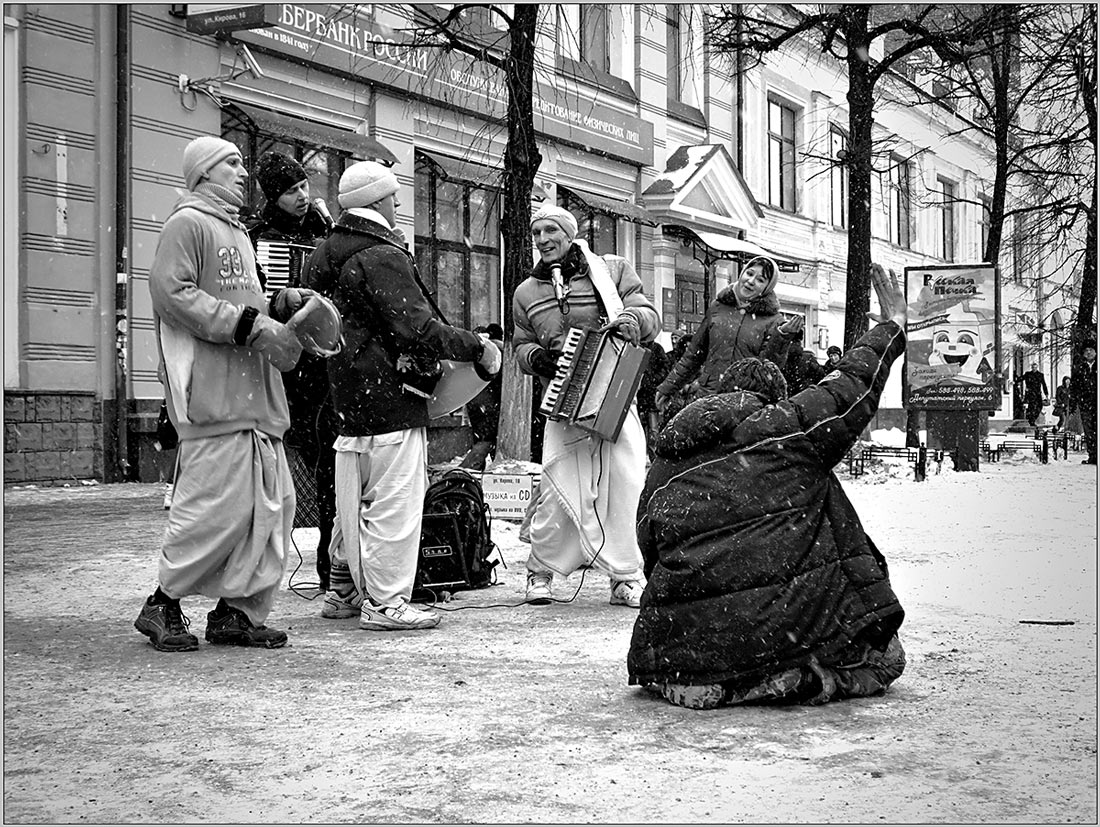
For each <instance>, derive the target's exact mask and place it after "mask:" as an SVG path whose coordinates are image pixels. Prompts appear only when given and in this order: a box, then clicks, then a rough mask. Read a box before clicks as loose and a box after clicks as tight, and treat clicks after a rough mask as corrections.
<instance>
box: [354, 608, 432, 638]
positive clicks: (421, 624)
mask: <svg viewBox="0 0 1100 827" xmlns="http://www.w3.org/2000/svg"><path fill="white" fill-rule="evenodd" d="M438 625H439V615H437V614H436V613H435V612H428V611H425V610H423V609H417V608H415V607H414V606H412V605H410V604H408V603H400V604H398V605H397V606H375V605H374V604H373V603H364V604H363V613H362V615H361V616H360V618H359V628H360V629H364V630H367V631H372V632H401V631H406V630H409V629H431V628H432V627H433V626H438Z"/></svg>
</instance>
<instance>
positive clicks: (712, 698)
mask: <svg viewBox="0 0 1100 827" xmlns="http://www.w3.org/2000/svg"><path fill="white" fill-rule="evenodd" d="M661 695H662V696H663V697H664V699H665V700H666V701H668V702H669V703H673V704H676V706H682V707H684V708H686V709H717V708H718V707H719V706H721V705H722V700H723V698H724V697H725V692H723V691H722V687H721V686H720V685H719V684H716V683H708V684H702V685H700V686H688V685H686V684H682V683H666V684H663V685H662V686H661Z"/></svg>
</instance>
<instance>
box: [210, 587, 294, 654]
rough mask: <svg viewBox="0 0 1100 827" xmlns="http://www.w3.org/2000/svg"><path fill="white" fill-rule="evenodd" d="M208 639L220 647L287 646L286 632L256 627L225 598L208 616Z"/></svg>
mask: <svg viewBox="0 0 1100 827" xmlns="http://www.w3.org/2000/svg"><path fill="white" fill-rule="evenodd" d="M206 639H207V640H208V641H210V642H211V643H213V644H215V645H220V646H260V647H263V648H264V649H278V648H279V647H281V646H285V645H286V632H280V631H279V630H278V629H269V628H267V627H266V626H256V625H254V624H253V623H252V621H251V620H249V619H248V615H246V614H245V613H244V612H242V611H241V610H240V609H234V608H233V607H232V606H230V605H229V604H228V603H226V602H225V599H224V598H221V599H219V600H218V605H217V606H215V607H214V611H212V612H210V613H209V614H207V616H206Z"/></svg>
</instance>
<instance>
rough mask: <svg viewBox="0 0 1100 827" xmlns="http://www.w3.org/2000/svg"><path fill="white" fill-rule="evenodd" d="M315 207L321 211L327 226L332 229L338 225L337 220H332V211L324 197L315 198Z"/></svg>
mask: <svg viewBox="0 0 1100 827" xmlns="http://www.w3.org/2000/svg"><path fill="white" fill-rule="evenodd" d="M313 208H314V209H315V210H317V212H318V213H320V215H321V218H322V219H323V220H324V222H325V226H326V227H328V228H329V229H330V230H331V229H332V228H333V227H335V226H336V222H335V221H333V220H332V213H330V212H329V211H328V205H327V204H326V203H325V199H324V198H314V199H313Z"/></svg>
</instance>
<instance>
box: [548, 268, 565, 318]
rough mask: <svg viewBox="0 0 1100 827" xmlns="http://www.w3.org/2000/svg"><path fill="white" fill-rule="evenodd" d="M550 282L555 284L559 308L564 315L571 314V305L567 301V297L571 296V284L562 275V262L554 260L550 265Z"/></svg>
mask: <svg viewBox="0 0 1100 827" xmlns="http://www.w3.org/2000/svg"><path fill="white" fill-rule="evenodd" d="M550 283H551V284H553V285H554V298H556V299H557V300H558V310H560V311H561V314H562V315H563V316H568V315H569V305H568V304H567V303H566V299H568V298H569V290H570V288H569V285H567V284H566V283H565V279H563V278H562V275H561V264H559V263H558V262H556V261H555V262H554V263H553V264H551V265H550Z"/></svg>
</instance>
